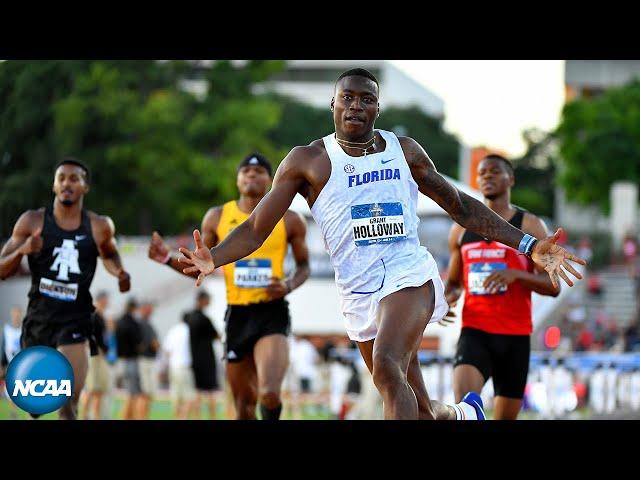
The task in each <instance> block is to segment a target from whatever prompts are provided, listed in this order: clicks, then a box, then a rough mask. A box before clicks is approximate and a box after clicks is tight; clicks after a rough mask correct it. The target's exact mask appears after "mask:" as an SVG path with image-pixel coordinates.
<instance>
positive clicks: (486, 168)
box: [477, 158, 513, 200]
mask: <svg viewBox="0 0 640 480" xmlns="http://www.w3.org/2000/svg"><path fill="white" fill-rule="evenodd" d="M477 181H478V186H479V187H480V191H481V192H482V195H484V197H485V198H488V199H489V200H493V199H494V198H497V197H499V196H500V195H502V194H504V193H505V192H506V191H507V190H509V189H510V188H511V187H512V186H513V176H512V175H511V172H510V171H509V169H508V167H507V166H506V165H505V164H504V162H502V161H500V160H496V159H492V158H489V159H485V160H482V161H481V162H480V164H479V165H478V177H477Z"/></svg>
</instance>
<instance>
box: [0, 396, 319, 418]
mask: <svg viewBox="0 0 640 480" xmlns="http://www.w3.org/2000/svg"><path fill="white" fill-rule="evenodd" d="M123 402H124V400H123V398H121V397H116V398H114V399H113V401H112V403H111V418H112V419H113V420H121V419H122V415H121V412H122V404H123ZM82 413H83V412H82V411H80V417H82ZM208 414H209V412H208V411H207V410H206V408H205V406H204V405H203V406H202V408H201V418H203V419H207V418H208ZM149 417H150V420H173V419H174V416H173V409H172V406H171V402H170V401H169V400H164V399H157V400H153V401H152V402H151V412H150V415H149ZM57 418H58V414H57V413H56V412H53V413H49V414H47V415H43V416H42V417H40V420H57ZM282 418H283V419H284V420H288V419H290V418H291V416H290V415H289V414H288V412H284V413H283V415H282ZM328 418H329V416H328V415H327V414H326V413H322V412H319V413H315V414H309V413H305V414H304V415H303V419H304V420H327V419H328ZM30 419H31V417H30V416H29V414H28V413H26V412H24V411H22V410H20V409H19V408H18V407H16V406H15V405H13V403H10V402H9V401H8V400H6V399H4V398H3V399H0V420H30ZM225 419H226V417H225V406H224V405H223V404H222V403H221V402H218V403H217V420H225Z"/></svg>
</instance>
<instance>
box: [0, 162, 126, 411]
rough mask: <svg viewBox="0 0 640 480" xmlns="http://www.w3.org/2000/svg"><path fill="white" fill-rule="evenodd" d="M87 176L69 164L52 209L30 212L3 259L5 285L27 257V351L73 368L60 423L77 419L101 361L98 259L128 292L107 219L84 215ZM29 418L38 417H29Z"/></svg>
mask: <svg viewBox="0 0 640 480" xmlns="http://www.w3.org/2000/svg"><path fill="white" fill-rule="evenodd" d="M89 181H90V174H89V169H88V168H87V166H86V165H84V163H82V162H80V161H79V160H74V159H72V158H66V159H64V160H62V161H61V162H59V163H58V165H57V166H56V170H55V176H54V179H53V193H55V199H54V201H53V207H45V208H40V209H38V210H27V211H26V212H24V213H23V214H22V215H21V216H20V218H19V219H18V221H17V222H16V224H15V226H14V228H13V234H12V235H11V238H10V239H9V241H8V242H7V243H6V244H5V246H4V247H3V248H2V252H0V278H1V279H3V280H4V279H5V278H7V277H10V276H11V275H13V274H15V272H16V271H17V270H18V267H19V265H20V261H21V260H22V257H23V256H24V255H27V257H28V260H29V269H30V270H31V290H30V291H29V307H28V310H27V315H26V317H25V319H24V322H23V324H22V347H23V348H27V347H33V346H36V345H43V346H46V347H51V348H57V349H58V350H59V351H60V352H61V353H62V354H63V355H64V356H65V357H67V360H69V363H70V364H71V366H72V367H73V375H74V379H75V381H74V391H73V396H72V398H71V401H69V402H67V403H66V404H65V405H64V406H63V407H62V408H61V409H60V418H61V419H67V420H75V419H76V417H77V411H78V399H79V398H80V394H81V393H82V389H83V387H84V382H85V379H86V377H87V371H88V369H89V352H88V349H87V347H91V355H97V353H98V350H97V345H96V342H95V330H94V328H93V322H92V320H91V315H92V314H93V312H94V311H95V307H94V306H93V300H92V298H91V293H90V292H89V288H90V287H91V282H92V281H93V274H94V273H95V271H96V260H97V258H98V257H102V263H103V265H104V267H105V269H106V270H107V272H109V273H110V274H111V275H113V276H115V277H116V278H117V279H118V286H119V288H120V291H121V292H126V291H128V290H129V288H130V278H129V274H128V273H127V272H126V271H125V269H124V267H123V266H122V262H121V260H120V254H119V253H118V250H117V248H116V242H115V239H114V232H115V227H114V226H113V222H112V221H111V219H110V218H109V217H105V216H101V215H98V214H96V213H93V212H90V211H88V210H85V209H84V208H83V206H82V203H83V201H84V196H85V195H86V194H87V193H88V192H89ZM31 416H32V417H37V415H35V414H32V415H31Z"/></svg>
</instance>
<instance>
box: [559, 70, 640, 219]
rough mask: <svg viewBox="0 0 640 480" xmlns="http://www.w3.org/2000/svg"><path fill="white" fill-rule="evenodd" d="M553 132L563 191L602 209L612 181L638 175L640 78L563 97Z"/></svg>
mask: <svg viewBox="0 0 640 480" xmlns="http://www.w3.org/2000/svg"><path fill="white" fill-rule="evenodd" d="M557 136H558V139H559V141H560V153H561V157H562V162H561V164H560V168H559V181H560V183H561V185H562V186H563V187H564V188H565V190H566V192H567V197H568V198H569V199H570V200H573V201H577V202H579V203H582V204H591V203H595V204H597V205H599V206H600V207H601V209H602V210H603V211H604V212H607V211H608V209H609V190H610V187H611V184H612V183H613V182H615V181H616V180H628V181H632V182H636V183H637V182H639V181H640V81H638V80H634V81H632V82H631V83H629V84H627V85H625V86H622V87H618V88H612V89H609V90H607V91H606V92H605V93H604V94H602V95H600V96H598V97H596V98H593V99H579V100H576V101H573V102H570V103H568V104H567V105H565V107H564V109H563V111H562V119H561V122H560V125H559V127H558V129H557Z"/></svg>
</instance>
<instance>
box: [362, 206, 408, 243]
mask: <svg viewBox="0 0 640 480" xmlns="http://www.w3.org/2000/svg"><path fill="white" fill-rule="evenodd" d="M351 225H352V227H353V239H354V241H355V242H356V245H357V246H358V247H363V246H366V245H371V244H373V243H389V242H397V241H399V240H405V239H406V238H407V232H406V230H405V228H404V216H403V215H402V204H401V203H399V202H393V203H368V204H366V205H354V206H352V207H351Z"/></svg>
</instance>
